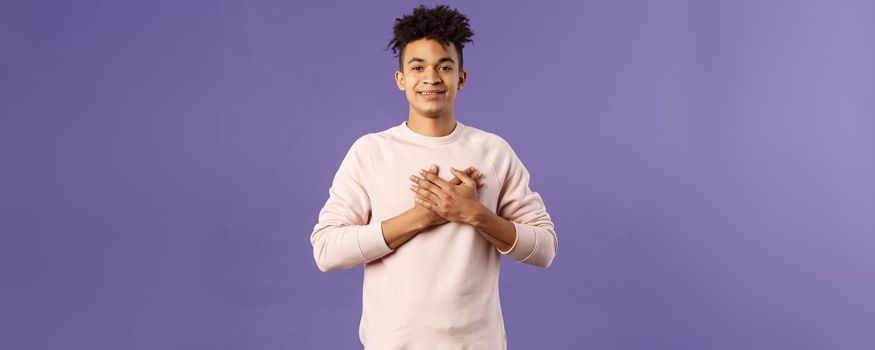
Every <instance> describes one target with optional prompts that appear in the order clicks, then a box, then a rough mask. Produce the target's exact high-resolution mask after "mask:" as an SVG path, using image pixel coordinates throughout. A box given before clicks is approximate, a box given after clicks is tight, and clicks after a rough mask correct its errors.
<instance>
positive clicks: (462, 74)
mask: <svg viewBox="0 0 875 350" xmlns="http://www.w3.org/2000/svg"><path fill="white" fill-rule="evenodd" d="M467 80H468V71H465V70H463V71H461V72H459V90H462V87H464V86H465V82H466V81H467Z"/></svg>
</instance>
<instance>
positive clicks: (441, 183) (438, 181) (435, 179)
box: [420, 171, 450, 189]
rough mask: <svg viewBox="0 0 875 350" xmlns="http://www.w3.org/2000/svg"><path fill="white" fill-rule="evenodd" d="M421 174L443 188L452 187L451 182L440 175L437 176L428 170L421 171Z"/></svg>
mask: <svg viewBox="0 0 875 350" xmlns="http://www.w3.org/2000/svg"><path fill="white" fill-rule="evenodd" d="M420 175H421V176H422V177H424V178H426V179H428V180H429V181H431V183H433V184H435V185H437V186H438V187H440V188H441V189H446V188H449V187H450V183H449V182H446V181H444V179H441V178H440V176H437V175H436V174H432V173H429V172H427V171H421V172H420Z"/></svg>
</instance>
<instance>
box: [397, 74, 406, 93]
mask: <svg viewBox="0 0 875 350" xmlns="http://www.w3.org/2000/svg"><path fill="white" fill-rule="evenodd" d="M395 84H396V85H398V90H401V91H405V90H407V85H406V84H404V73H401V71H397V70H396V71H395Z"/></svg>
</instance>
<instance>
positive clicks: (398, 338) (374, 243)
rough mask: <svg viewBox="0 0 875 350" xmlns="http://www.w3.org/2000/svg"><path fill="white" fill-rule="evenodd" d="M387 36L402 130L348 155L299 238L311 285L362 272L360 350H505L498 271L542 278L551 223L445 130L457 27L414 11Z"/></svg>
mask: <svg viewBox="0 0 875 350" xmlns="http://www.w3.org/2000/svg"><path fill="white" fill-rule="evenodd" d="M394 34H395V37H394V38H393V39H392V41H391V42H390V45H393V44H394V46H393V47H392V49H393V52H396V49H400V54H399V55H398V58H399V71H397V72H395V81H396V83H397V86H398V89H399V90H401V91H403V92H404V94H405V95H406V96H407V101H408V102H409V104H410V108H409V115H408V118H407V120H406V121H405V122H402V123H401V124H400V125H397V126H394V127H391V128H389V129H386V130H383V131H380V132H376V133H370V134H367V135H364V136H362V137H360V138H359V139H358V140H356V141H355V142H354V143H353V145H352V147H351V148H350V150H349V152H348V153H347V154H346V156H345V158H344V159H343V161H342V162H341V164H340V168H339V169H338V171H337V173H336V175H335V176H334V181H333V183H332V186H331V189H330V190H329V198H328V200H327V202H326V203H325V206H324V207H323V208H322V210H321V211H320V212H319V222H318V223H317V224H316V226H315V227H314V229H313V232H312V234H311V236H310V242H311V243H312V245H313V255H314V258H315V259H316V263H317V265H318V267H319V269H320V270H322V271H331V270H334V269H347V268H352V267H355V266H359V265H364V285H363V298H362V317H361V323H360V326H359V338H360V340H361V342H362V344H363V345H364V346H365V348H366V349H463V348H464V349H504V348H506V346H507V345H506V342H507V339H506V336H505V330H504V321H503V319H502V314H501V305H500V302H499V293H498V275H499V267H500V264H499V262H500V258H501V256H502V255H506V256H508V257H509V258H511V259H513V260H516V261H520V262H523V263H527V264H531V265H535V266H538V267H541V268H546V267H548V266H550V263H551V262H552V261H553V257H554V256H555V254H556V249H557V246H558V241H557V239H556V233H555V231H554V229H553V222H552V221H551V219H550V215H549V214H548V213H547V211H546V208H545V206H544V203H543V201H542V200H541V197H540V195H538V193H537V192H532V191H531V190H530V189H529V173H528V171H527V170H526V168H525V166H523V163H522V162H521V161H520V159H519V158H518V157H517V155H516V154H515V153H514V151H513V149H511V147H510V145H509V144H508V143H507V142H506V141H505V140H504V139H503V138H501V137H499V136H498V135H495V134H492V133H489V132H485V131H483V130H480V129H477V128H475V127H472V126H468V125H465V124H462V123H461V122H459V121H458V120H456V115H455V112H454V99H455V96H456V93H457V92H458V90H461V89H462V87H463V86H464V84H465V79H466V77H467V72H466V71H464V70H463V69H462V64H463V62H462V48H463V46H464V44H465V43H467V42H470V41H471V39H470V38H471V36H472V35H473V32H471V30H470V28H469V27H468V19H467V17H465V16H464V15H462V14H460V13H459V12H458V11H457V10H455V9H450V8H448V7H447V6H443V5H439V6H437V7H435V8H431V9H429V8H426V7H424V6H420V7H418V8H416V9H414V10H413V13H412V14H410V15H406V16H404V17H403V18H399V19H396V24H395V27H394ZM457 169H465V170H457ZM408 187H409V188H408Z"/></svg>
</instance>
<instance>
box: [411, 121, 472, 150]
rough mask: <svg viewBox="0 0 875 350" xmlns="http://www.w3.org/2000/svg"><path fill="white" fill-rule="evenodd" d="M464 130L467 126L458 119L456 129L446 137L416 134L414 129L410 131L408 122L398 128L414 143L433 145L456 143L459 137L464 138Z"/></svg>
mask: <svg viewBox="0 0 875 350" xmlns="http://www.w3.org/2000/svg"><path fill="white" fill-rule="evenodd" d="M464 128H465V125H464V124H462V122H460V121H459V120H458V119H456V127H455V128H454V129H453V131H452V132H451V133H449V134H447V135H444V136H425V135H422V134H418V133H416V132H415V131H413V129H410V127H408V126H407V121H406V120H405V121H403V122H401V125H399V126H398V129H399V130H400V131H401V134H402V135H403V136H404V137H406V138H408V139H410V140H413V141H417V142H420V143H427V144H432V145H440V144H446V143H450V142H453V141H455V140H456V139H458V138H459V136H462V129H464Z"/></svg>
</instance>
